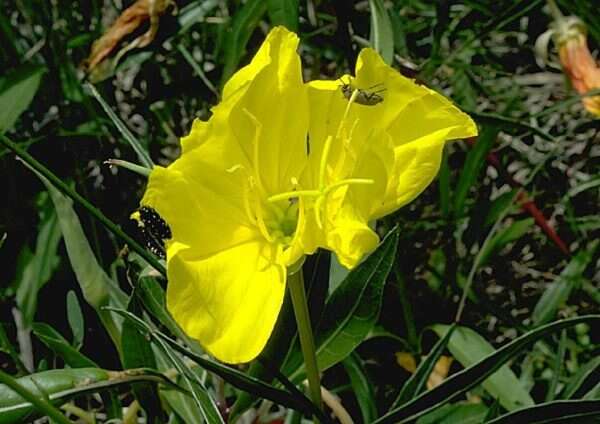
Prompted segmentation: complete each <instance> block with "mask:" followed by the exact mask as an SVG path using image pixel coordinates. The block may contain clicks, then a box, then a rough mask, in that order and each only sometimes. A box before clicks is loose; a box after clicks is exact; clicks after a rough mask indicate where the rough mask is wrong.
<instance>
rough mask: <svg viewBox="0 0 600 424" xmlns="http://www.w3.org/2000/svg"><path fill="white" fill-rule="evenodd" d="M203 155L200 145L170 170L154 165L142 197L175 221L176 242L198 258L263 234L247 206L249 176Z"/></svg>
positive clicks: (173, 225)
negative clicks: (246, 191)
mask: <svg viewBox="0 0 600 424" xmlns="http://www.w3.org/2000/svg"><path fill="white" fill-rule="evenodd" d="M199 156H201V151H200V149H196V150H193V151H192V152H190V153H188V154H186V155H185V156H182V157H181V158H180V159H178V160H177V161H175V162H174V163H173V164H171V166H169V167H168V168H163V167H159V166H156V167H154V169H153V170H152V172H151V174H150V178H149V180H148V186H147V188H146V193H145V194H144V197H143V199H142V201H141V204H142V205H144V206H150V207H152V208H154V209H156V211H157V212H158V213H159V214H160V215H161V216H162V218H163V219H164V220H165V221H166V222H167V223H168V224H169V226H170V228H171V232H172V234H173V238H172V240H173V241H176V242H179V243H182V244H185V245H187V246H190V247H192V248H193V251H194V254H195V256H196V257H197V258H198V257H204V256H209V255H212V254H214V253H215V252H219V251H221V250H224V249H227V248H229V247H231V246H234V245H238V244H240V243H243V242H245V241H248V240H252V239H255V238H256V237H257V234H258V230H257V229H256V227H255V225H254V224H253V223H252V222H251V221H250V219H249V217H248V216H247V214H246V212H245V209H244V198H243V196H244V184H245V179H244V178H243V176H242V175H240V174H239V173H235V172H232V173H228V172H225V170H223V169H220V168H218V167H217V168H215V164H214V163H211V162H206V161H204V160H203V158H202V157H199Z"/></svg>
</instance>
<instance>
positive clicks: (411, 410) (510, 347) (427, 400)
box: [373, 315, 600, 424]
mask: <svg viewBox="0 0 600 424" xmlns="http://www.w3.org/2000/svg"><path fill="white" fill-rule="evenodd" d="M582 322H587V323H595V325H599V324H600V315H585V316H581V317H577V318H571V319H565V320H561V321H556V322H553V323H551V324H547V325H544V326H542V327H538V328H537V329H535V330H532V331H530V332H528V333H526V334H524V335H522V336H521V337H518V338H517V339H515V340H513V341H512V342H510V343H507V344H506V345H504V346H503V347H501V348H500V349H498V350H496V351H495V352H494V353H492V354H490V355H488V356H486V357H485V358H484V359H482V360H481V361H479V362H478V363H476V364H474V365H472V366H470V367H469V368H467V369H465V370H462V371H460V372H457V373H456V374H454V375H452V376H450V377H449V378H447V379H446V380H445V381H444V382H443V383H442V384H440V385H439V386H437V387H436V388H434V389H432V390H430V391H428V392H425V393H423V394H422V395H421V396H419V397H417V398H415V399H413V400H411V401H410V402H408V403H406V404H405V405H404V406H402V407H400V408H395V409H392V410H391V411H389V412H388V413H387V414H385V415H384V416H383V417H381V418H379V419H377V420H375V421H374V423H373V424H375V423H377V424H383V423H407V422H412V421H414V420H416V419H417V418H418V417H420V416H422V415H423V414H425V413H426V412H428V411H430V410H433V409H435V408H436V407H439V406H442V405H443V404H445V403H447V402H449V401H451V400H452V399H454V398H456V397H458V396H459V395H461V394H462V393H464V392H466V391H467V390H469V389H471V388H472V387H475V386H477V385H478V384H480V383H481V382H482V381H483V380H485V379H486V378H487V377H488V376H490V375H491V374H493V373H494V372H495V371H496V370H498V369H499V368H500V367H501V366H502V365H504V364H505V363H507V362H508V361H510V360H511V359H512V358H514V357H515V356H516V355H518V354H519V353H520V352H521V351H522V350H523V349H525V348H526V347H527V346H528V345H530V344H531V343H533V342H535V341H537V340H539V339H541V338H542V337H544V336H546V335H548V334H551V333H553V332H556V331H560V330H562V329H564V328H568V327H572V326H574V325H577V324H579V323H582Z"/></svg>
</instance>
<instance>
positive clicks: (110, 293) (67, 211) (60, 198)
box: [27, 165, 126, 349]
mask: <svg viewBox="0 0 600 424" xmlns="http://www.w3.org/2000/svg"><path fill="white" fill-rule="evenodd" d="M27 166H29V165H27ZM30 169H31V170H32V171H33V172H34V173H35V174H36V175H37V176H38V178H39V179H40V180H41V181H42V183H43V184H44V185H45V186H46V188H47V190H48V193H50V198H51V199H52V202H53V203H54V208H55V210H56V214H57V216H58V222H59V225H60V229H61V231H62V235H63V238H64V240H65V246H66V248H67V255H68V257H69V261H70V262H71V267H72V268H73V272H74V273H75V277H76V278H77V282H78V283H79V287H81V292H82V293H83V297H84V299H85V300H86V302H87V303H89V304H90V305H91V306H92V307H93V308H94V309H95V310H96V312H97V313H98V316H99V318H100V320H101V321H102V324H103V325H104V327H105V328H106V331H107V332H108V334H109V336H110V338H111V339H112V341H113V343H114V344H115V346H116V347H117V349H120V336H119V334H118V333H119V329H118V327H117V324H116V323H115V322H114V320H113V317H112V316H111V315H110V314H109V313H106V312H105V311H104V310H102V309H101V307H102V306H104V305H106V304H108V303H109V301H110V303H111V304H113V305H115V306H119V307H120V306H124V304H125V298H126V296H125V293H123V291H122V290H121V289H120V288H119V286H118V285H117V284H116V283H114V282H113V281H112V280H111V279H110V278H109V277H108V275H106V273H105V272H104V270H103V269H102V267H101V266H100V264H98V261H97V259H96V256H95V255H94V252H93V251H92V248H91V247H90V244H89V242H88V240H87V237H86V236H85V233H84V232H83V228H82V227H81V222H80V221H79V217H78V216H77V214H76V213H75V210H74V209H73V201H72V200H71V199H70V198H69V197H66V196H65V195H63V194H62V193H61V192H60V191H58V189H57V188H56V187H55V186H54V185H53V184H52V183H50V181H48V180H47V179H46V177H44V176H43V175H42V174H40V173H39V172H38V171H37V170H34V169H33V168H30Z"/></svg>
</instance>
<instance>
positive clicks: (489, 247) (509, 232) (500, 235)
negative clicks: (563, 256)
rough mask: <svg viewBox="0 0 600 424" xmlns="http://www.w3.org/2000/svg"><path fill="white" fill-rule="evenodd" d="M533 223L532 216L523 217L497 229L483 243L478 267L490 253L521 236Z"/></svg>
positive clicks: (485, 261) (484, 262)
mask: <svg viewBox="0 0 600 424" xmlns="http://www.w3.org/2000/svg"><path fill="white" fill-rule="evenodd" d="M533 223H534V219H533V218H525V219H522V220H520V221H515V222H513V223H511V224H510V225H509V226H508V227H506V228H504V229H502V230H500V231H498V232H497V233H496V234H495V235H494V236H493V237H492V239H491V240H490V241H489V243H487V244H485V245H484V247H483V251H482V252H481V256H480V259H479V264H478V265H479V267H482V266H483V265H485V264H486V263H487V261H488V260H489V259H490V258H491V257H492V255H493V254H494V253H496V252H498V251H499V250H500V249H502V248H503V247H504V246H506V245H507V244H509V243H512V242H513V241H516V240H518V239H520V238H521V237H523V236H524V235H525V234H527V232H528V231H529V230H530V228H531V226H532V225H533Z"/></svg>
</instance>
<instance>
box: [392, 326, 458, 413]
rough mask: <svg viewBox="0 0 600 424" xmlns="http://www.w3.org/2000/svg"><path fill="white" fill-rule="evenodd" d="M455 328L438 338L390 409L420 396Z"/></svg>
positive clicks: (452, 327) (450, 328) (449, 329)
mask: <svg viewBox="0 0 600 424" xmlns="http://www.w3.org/2000/svg"><path fill="white" fill-rule="evenodd" d="M455 328H456V324H453V325H451V326H450V327H449V328H448V331H446V334H445V335H444V337H442V338H440V339H439V340H438V341H437V343H436V344H435V345H434V346H433V349H431V352H429V355H427V357H426V358H425V360H423V361H422V362H421V363H420V364H419V367H418V368H417V370H416V371H415V373H414V374H413V375H411V376H410V378H409V379H408V380H407V381H406V383H404V386H402V389H401V390H400V393H399V394H398V397H397V398H396V400H395V401H394V403H393V404H392V408H396V407H399V406H402V405H404V404H405V403H406V402H408V401H409V400H411V399H414V398H415V397H416V396H417V395H419V394H421V392H422V391H423V388H424V387H425V385H426V384H427V380H428V379H429V376H430V375H431V372H432V371H433V368H434V367H435V364H436V363H437V361H438V359H440V356H441V355H442V353H443V352H444V349H446V346H447V345H448V342H449V341H450V337H451V336H452V334H453V333H454V329H455Z"/></svg>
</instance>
